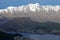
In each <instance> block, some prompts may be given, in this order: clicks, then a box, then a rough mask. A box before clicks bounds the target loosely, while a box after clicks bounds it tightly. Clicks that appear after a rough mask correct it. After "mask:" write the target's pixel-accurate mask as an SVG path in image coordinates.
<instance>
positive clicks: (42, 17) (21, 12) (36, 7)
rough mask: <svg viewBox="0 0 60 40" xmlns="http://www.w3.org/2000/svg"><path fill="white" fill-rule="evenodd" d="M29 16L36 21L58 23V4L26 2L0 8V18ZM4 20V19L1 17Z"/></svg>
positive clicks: (59, 17) (59, 16) (59, 7)
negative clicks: (21, 4)
mask: <svg viewBox="0 0 60 40" xmlns="http://www.w3.org/2000/svg"><path fill="white" fill-rule="evenodd" d="M3 17H5V18H15V17H30V18H31V19H32V20H34V21H37V22H56V23H60V6H59V5H56V6H52V5H46V6H41V5H40V4H38V3H36V4H32V3H31V4H28V5H23V6H18V7H13V6H10V7H8V8H6V9H0V19H1V18H3ZM3 20H4V19H3ZM4 21H6V20H4Z"/></svg>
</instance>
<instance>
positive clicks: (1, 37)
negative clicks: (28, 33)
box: [0, 31, 33, 40]
mask: <svg viewBox="0 0 60 40" xmlns="http://www.w3.org/2000/svg"><path fill="white" fill-rule="evenodd" d="M0 40H33V39H30V38H26V37H24V36H23V35H22V34H18V33H16V34H11V33H6V32H2V31H0Z"/></svg>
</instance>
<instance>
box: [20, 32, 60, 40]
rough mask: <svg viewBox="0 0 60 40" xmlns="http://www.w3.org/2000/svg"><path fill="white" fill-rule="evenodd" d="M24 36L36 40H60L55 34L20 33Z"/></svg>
mask: <svg viewBox="0 0 60 40" xmlns="http://www.w3.org/2000/svg"><path fill="white" fill-rule="evenodd" d="M20 34H23V35H24V37H28V38H31V39H35V40H60V35H53V34H42V35H40V34H29V33H20Z"/></svg>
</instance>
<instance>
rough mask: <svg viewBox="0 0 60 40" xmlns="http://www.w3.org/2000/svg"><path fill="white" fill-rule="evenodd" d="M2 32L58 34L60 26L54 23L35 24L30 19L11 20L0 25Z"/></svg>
mask: <svg viewBox="0 0 60 40" xmlns="http://www.w3.org/2000/svg"><path fill="white" fill-rule="evenodd" d="M0 30H2V31H9V32H11V31H13V32H29V33H39V34H40V33H44V34H45V33H49V34H60V24H58V23H54V22H46V23H42V22H36V21H33V20H31V19H30V18H27V17H26V18H25V17H21V18H13V19H11V20H10V21H8V22H6V23H4V24H2V25H0Z"/></svg>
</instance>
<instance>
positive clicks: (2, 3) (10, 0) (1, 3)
mask: <svg viewBox="0 0 60 40" xmlns="http://www.w3.org/2000/svg"><path fill="white" fill-rule="evenodd" d="M29 3H39V4H40V5H60V0H0V9H2V8H7V7H8V6H20V5H26V4H29Z"/></svg>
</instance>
